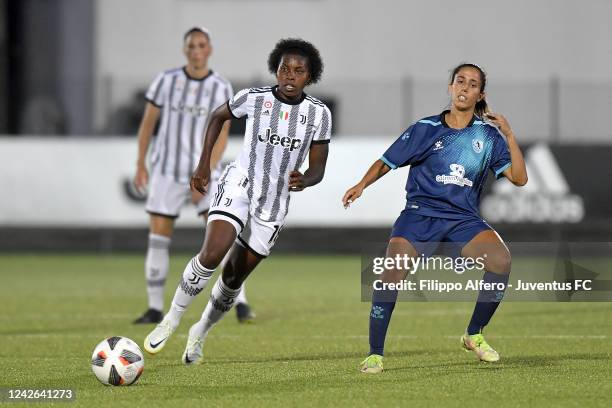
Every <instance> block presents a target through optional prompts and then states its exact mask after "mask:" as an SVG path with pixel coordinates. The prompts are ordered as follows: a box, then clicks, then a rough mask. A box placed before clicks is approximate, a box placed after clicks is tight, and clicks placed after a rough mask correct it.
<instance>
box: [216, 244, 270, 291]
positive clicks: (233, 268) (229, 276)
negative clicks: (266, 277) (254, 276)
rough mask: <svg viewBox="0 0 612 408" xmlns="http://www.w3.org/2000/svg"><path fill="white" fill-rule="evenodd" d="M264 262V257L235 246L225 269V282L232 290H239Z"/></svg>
mask: <svg viewBox="0 0 612 408" xmlns="http://www.w3.org/2000/svg"><path fill="white" fill-rule="evenodd" d="M262 260H263V258H262V257H260V256H258V255H257V254H255V253H253V252H251V251H250V250H249V249H247V248H245V247H243V246H241V245H238V244H234V246H233V247H232V249H231V251H230V256H229V258H228V260H227V263H226V264H225V266H224V267H223V281H224V282H225V284H226V285H228V286H229V287H230V288H232V289H238V288H239V287H240V286H241V285H242V283H243V282H244V281H245V280H246V278H247V277H248V276H249V275H250V273H251V272H253V270H254V269H255V268H256V267H257V265H259V263H260V262H261V261H262Z"/></svg>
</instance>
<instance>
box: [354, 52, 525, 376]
mask: <svg viewBox="0 0 612 408" xmlns="http://www.w3.org/2000/svg"><path fill="white" fill-rule="evenodd" d="M485 86H486V75H485V72H484V71H483V70H482V69H481V68H480V67H478V66H477V65H473V64H461V65H459V66H457V67H456V68H455V69H454V70H453V72H452V74H451V78H450V84H449V85H448V92H449V94H450V96H451V104H450V110H446V111H444V112H442V113H441V114H439V115H435V116H431V117H428V118H425V119H422V120H419V121H418V122H416V123H415V124H413V125H412V126H410V127H409V128H408V129H407V130H406V131H405V132H404V133H403V134H402V135H401V136H400V137H399V138H398V139H397V140H396V141H395V143H393V144H392V145H391V147H389V149H388V150H387V151H386V152H385V153H384V154H383V156H382V157H381V158H380V159H379V160H377V161H376V162H374V164H373V165H372V166H371V167H370V169H369V170H368V171H367V173H366V174H365V176H364V177H363V179H362V180H361V181H360V182H359V183H358V184H357V185H355V186H354V187H352V188H350V189H349V190H348V191H347V192H346V194H345V195H344V197H343V198H342V201H343V203H344V206H345V207H348V206H349V205H350V204H351V203H352V202H354V201H355V200H356V199H357V198H359V197H360V196H361V194H362V193H363V190H364V189H365V188H366V187H368V186H369V185H371V184H372V183H374V182H375V181H376V180H378V179H379V178H381V177H382V176H383V175H385V174H386V173H387V172H388V171H389V170H391V169H396V168H398V167H403V166H407V165H410V166H411V168H410V172H409V175H408V182H407V184H406V191H407V193H408V194H407V196H406V198H407V203H406V208H405V209H404V210H403V211H402V213H401V214H400V216H399V218H398V219H397V221H396V222H395V224H394V226H393V230H392V232H391V239H390V241H389V244H388V247H387V256H388V257H395V256H396V255H398V254H399V255H401V256H403V255H404V254H407V255H408V256H410V257H411V258H415V257H417V256H420V255H421V254H423V255H424V256H426V257H428V256H430V255H431V254H432V253H433V252H434V251H435V249H436V248H433V247H432V245H427V243H436V242H438V243H439V242H442V241H449V242H454V243H456V245H457V246H458V247H460V251H461V256H463V257H466V258H468V257H469V258H472V259H477V258H484V265H485V274H484V277H483V281H484V282H485V283H490V284H499V283H503V285H496V286H497V287H496V289H494V290H485V289H483V290H481V291H480V293H479V296H478V300H477V303H476V307H475V309H474V312H473V314H472V318H471V320H470V322H469V324H468V327H467V330H466V333H465V334H464V335H463V336H462V337H461V344H462V346H463V347H464V348H465V349H466V350H472V351H474V352H475V353H476V355H477V356H478V358H479V359H480V360H483V361H487V362H493V361H498V360H499V354H498V353H497V352H496V351H495V350H494V349H493V348H492V347H491V346H489V344H487V342H486V341H485V339H484V337H483V335H482V330H483V328H484V327H485V326H486V325H487V324H488V323H489V321H490V320H491V317H492V316H493V314H494V313H495V310H496V309H497V306H498V305H499V303H500V301H501V299H502V297H503V295H504V290H503V289H500V287H503V288H504V289H505V285H506V284H507V283H508V276H509V274H510V253H509V251H508V248H507V247H506V245H505V243H504V242H503V241H502V239H501V238H500V236H499V235H498V234H497V233H496V232H495V230H493V228H491V226H489V224H487V223H486V222H485V221H484V220H483V219H482V218H481V217H480V214H479V203H480V193H481V191H482V187H483V186H484V184H485V181H486V178H487V175H488V172H489V170H491V171H492V172H493V173H495V177H496V178H499V177H501V176H504V177H506V178H507V179H508V180H510V181H511V182H512V183H513V184H515V185H517V186H523V185H525V183H526V182H527V170H526V168H525V162H524V160H523V155H522V153H521V150H520V148H519V146H518V144H517V142H516V139H515V137H514V133H513V132H512V129H511V128H510V125H509V123H508V121H507V120H506V119H505V118H504V116H502V115H500V114H498V113H489V112H488V107H487V102H486V99H485ZM485 120H486V122H485ZM502 135H503V136H502ZM504 137H505V141H504ZM485 254H486V255H485ZM407 272H408V271H407V270H397V269H395V270H387V271H385V272H384V273H383V275H382V281H383V282H400V281H401V280H402V279H404V278H405V277H406V273H407ZM396 300H397V291H391V290H385V291H374V294H373V296H372V310H371V313H370V354H369V356H368V357H367V358H366V359H365V360H364V361H363V362H362V363H361V371H362V372H365V373H379V372H382V370H383V363H382V360H383V349H384V341H385V337H386V333H387V328H388V326H389V321H390V319H391V314H392V313H393V309H394V307H395V302H396Z"/></svg>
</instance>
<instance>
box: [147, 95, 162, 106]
mask: <svg viewBox="0 0 612 408" xmlns="http://www.w3.org/2000/svg"><path fill="white" fill-rule="evenodd" d="M145 100H146V101H147V102H149V103H150V104H151V105H153V106H155V107H156V108H161V107H162V105H159V104H157V103H155V101H154V100H153V99H150V98H148V97H145Z"/></svg>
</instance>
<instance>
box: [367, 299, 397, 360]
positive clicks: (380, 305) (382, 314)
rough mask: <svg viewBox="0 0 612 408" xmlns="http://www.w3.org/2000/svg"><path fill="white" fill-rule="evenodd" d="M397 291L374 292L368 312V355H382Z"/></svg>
mask: <svg viewBox="0 0 612 408" xmlns="http://www.w3.org/2000/svg"><path fill="white" fill-rule="evenodd" d="M396 300H397V290H384V291H382V290H375V291H374V293H373V294H372V309H371V310H370V355H372V354H379V355H381V356H382V355H383V352H384V348H385V337H386V336H387V328H388V327H389V322H390V321H391V314H392V313H393V309H394V308H395V302H396Z"/></svg>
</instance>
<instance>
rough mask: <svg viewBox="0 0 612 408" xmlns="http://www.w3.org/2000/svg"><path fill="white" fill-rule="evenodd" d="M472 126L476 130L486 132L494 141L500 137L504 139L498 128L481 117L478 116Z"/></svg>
mask: <svg viewBox="0 0 612 408" xmlns="http://www.w3.org/2000/svg"><path fill="white" fill-rule="evenodd" d="M472 126H474V127H476V128H480V129H481V130H482V132H484V133H485V134H487V135H488V136H489V137H491V138H493V139H496V138H498V137H501V138H503V136H502V134H501V132H500V131H499V129H498V128H497V126H495V125H493V124H492V123H490V122H488V121H486V120H484V119H483V118H481V117H479V116H476V120H474V123H473V124H472Z"/></svg>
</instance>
